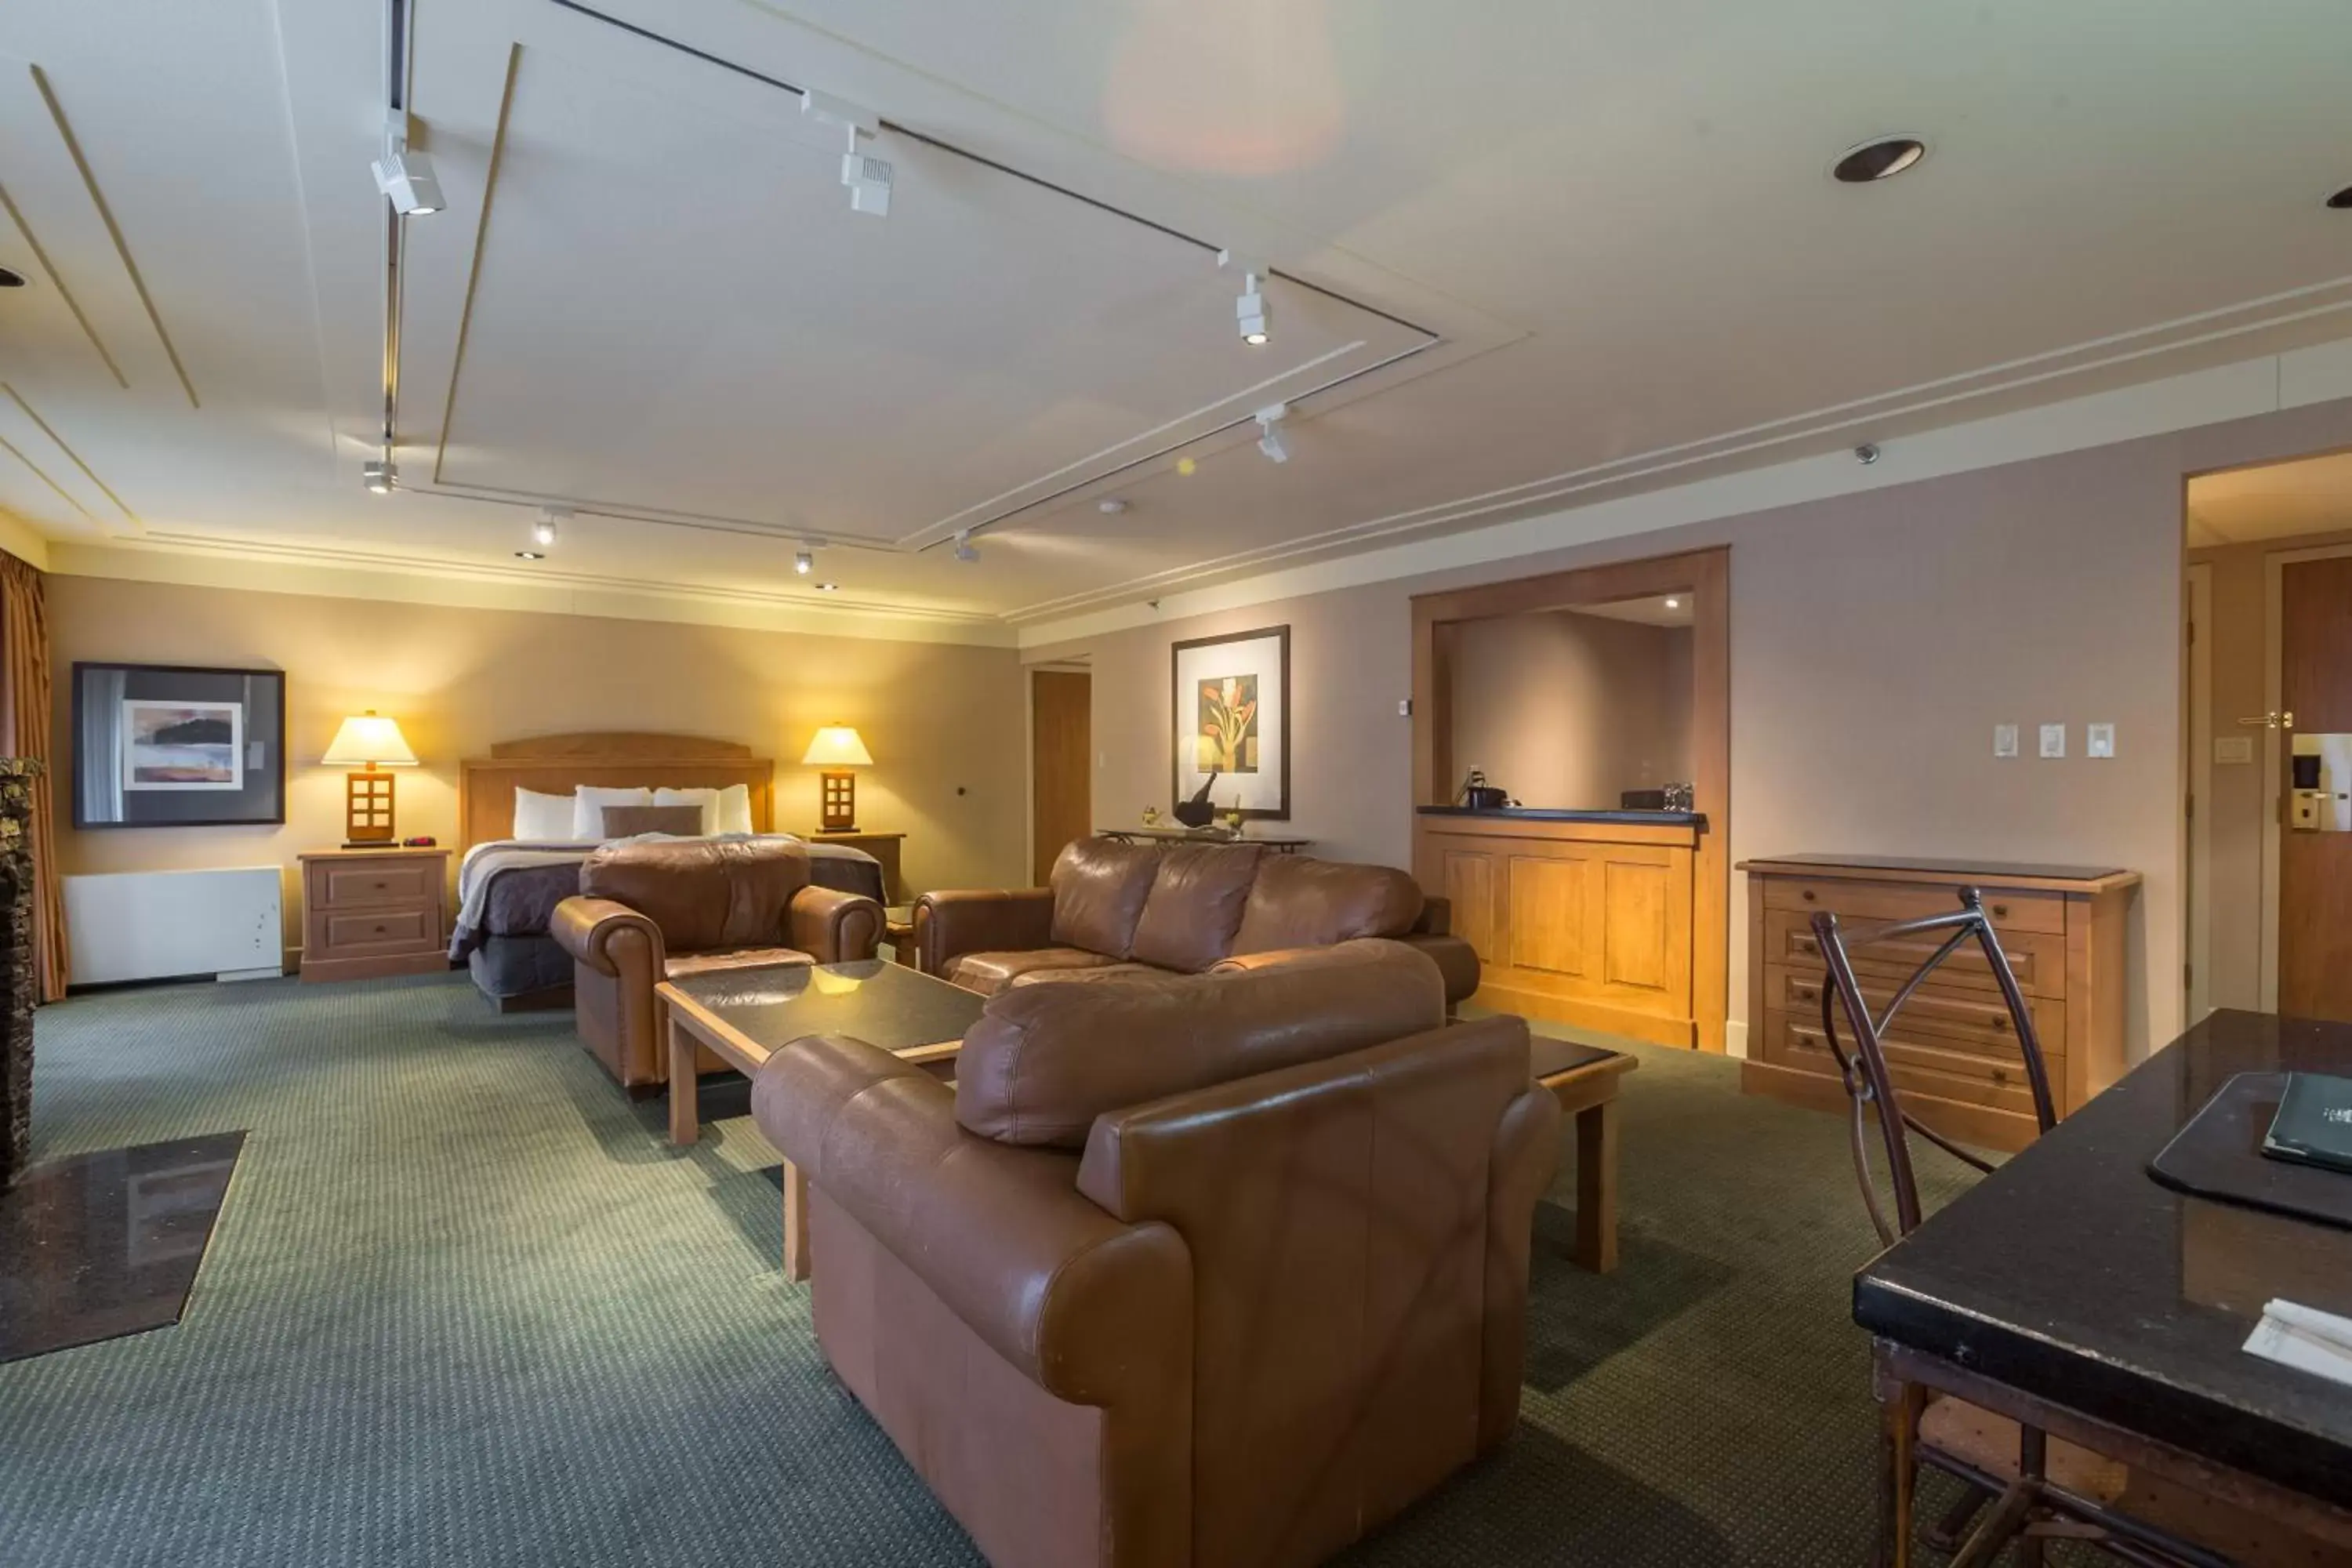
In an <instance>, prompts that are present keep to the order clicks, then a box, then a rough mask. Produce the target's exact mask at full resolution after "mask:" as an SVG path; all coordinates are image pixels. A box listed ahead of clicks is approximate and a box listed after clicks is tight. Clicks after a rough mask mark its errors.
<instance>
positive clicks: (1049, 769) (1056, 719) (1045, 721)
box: [1029, 669, 1094, 888]
mask: <svg viewBox="0 0 2352 1568" xmlns="http://www.w3.org/2000/svg"><path fill="white" fill-rule="evenodd" d="M1093 759H1094V678H1093V677H1092V676H1090V675H1088V674H1087V672H1086V671H1084V670H1066V669H1037V670H1032V671H1030V673H1029V780H1030V793H1031V797H1032V805H1031V808H1030V809H1031V813H1032V816H1031V821H1030V826H1031V829H1032V834H1031V839H1030V842H1031V843H1032V845H1034V864H1033V865H1032V866H1031V867H1030V876H1031V878H1032V879H1033V881H1034V885H1035V886H1037V887H1040V888H1042V887H1044V886H1045V879H1046V876H1047V874H1048V873H1050V872H1051V871H1052V870H1053V868H1054V858H1055V856H1057V855H1059V854H1060V853H1061V852H1062V849H1063V847H1064V846H1066V845H1067V844H1068V843H1069V842H1070V840H1072V839H1074V838H1084V837H1086V836H1087V834H1089V833H1092V832H1093V831H1094V773H1093V769H1092V766H1091V764H1092V762H1093Z"/></svg>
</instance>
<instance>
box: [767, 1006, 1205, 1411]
mask: <svg viewBox="0 0 2352 1568" xmlns="http://www.w3.org/2000/svg"><path fill="white" fill-rule="evenodd" d="M751 1114H752V1116H753V1118H754V1120H756V1121H757V1122H758V1123H759V1127H760V1131H761V1132H763V1133H764V1134H766V1136H767V1138H768V1141H769V1142H772V1143H773V1144H774V1145H775V1146H776V1148H777V1149H778V1150H780V1151H781V1152H782V1153H783V1155H784V1157H785V1158H786V1159H788V1160H790V1161H792V1162H793V1164H795V1165H797V1166H798V1167H800V1170H801V1172H802V1173H803V1175H805V1176H806V1177H807V1178H808V1182H809V1184H810V1185H811V1186H812V1187H814V1188H817V1189H819V1190H822V1191H823V1192H824V1194H825V1196H827V1197H828V1198H830V1199H831V1200H832V1201H833V1202H834V1203H835V1204H836V1205H839V1206H840V1208H841V1209H842V1211H843V1212H844V1213H845V1214H846V1215H848V1216H849V1217H850V1218H851V1219H853V1220H855V1221H856V1222H857V1224H858V1225H860V1226H863V1227H865V1229H866V1232H867V1233H868V1234H870V1235H871V1236H872V1237H874V1238H875V1240H876V1241H877V1242H879V1243H880V1244H881V1245H882V1246H883V1247H887V1249H888V1250H889V1251H890V1253H891V1254H892V1256H894V1257H896V1258H898V1261H899V1262H901V1263H903V1264H904V1265H906V1266H907V1268H908V1269H910V1270H912V1271H913V1272H914V1274H915V1275H916V1276H917V1277H918V1278H919V1279H921V1280H922V1281H923V1283H924V1284H926V1285H927V1286H929V1288H930V1289H931V1290H932V1292H933V1293H934V1294H936V1295H937V1296H938V1297H939V1298H940V1300H941V1301H943V1302H945V1303H946V1304H947V1305H948V1307H949V1308H950V1310H953V1311H954V1312H955V1314H956V1316H957V1317H958V1318H960V1319H961V1320H962V1321H963V1322H964V1323H965V1325H966V1326H967V1327H969V1328H970V1329H971V1331H972V1332H974V1333H976V1334H978V1335H979V1336H980V1337H981V1339H982V1341H983V1342H986V1343H987V1344H988V1345H989V1347H990V1348H991V1349H992V1350H994V1351H995V1352H996V1353H997V1354H999V1355H1001V1356H1003V1358H1004V1359H1005V1360H1006V1361H1007V1362H1008V1363H1011V1364H1012V1365H1013V1366H1015V1367H1017V1368H1019V1369H1020V1370H1021V1372H1023V1373H1024V1374H1026V1375H1027V1376H1028V1377H1029V1378H1031V1379H1032V1380H1033V1381H1034V1382H1035V1383H1036V1384H1038V1385H1039V1386H1040V1387H1041V1388H1043V1389H1045V1392H1046V1393H1048V1394H1052V1395H1054V1396H1055V1398H1057V1399H1062V1400H1066V1401H1069V1402H1070V1403H1072V1404H1077V1405H1114V1404H1120V1403H1125V1402H1127V1401H1129V1400H1131V1399H1138V1398H1146V1397H1163V1396H1165V1395H1166V1394H1168V1393H1169V1392H1170V1391H1171V1382H1172V1383H1173V1384H1174V1385H1175V1386H1178V1387H1189V1386H1190V1383H1189V1379H1190V1377H1191V1369H1192V1258H1191V1254H1190V1253H1189V1252H1188V1251H1187V1250H1186V1248H1185V1246H1184V1243H1183V1241H1182V1240H1181V1238H1180V1237H1178V1236H1177V1235H1176V1233H1175V1231H1174V1230H1172V1229H1171V1228H1170V1227H1169V1226H1164V1225H1156V1224H1145V1225H1123V1224H1121V1223H1120V1222H1118V1220H1115V1219H1113V1218H1112V1217H1111V1216H1110V1215H1107V1214H1105V1213H1104V1212H1103V1211H1102V1210H1101V1209H1100V1208H1097V1206H1096V1205H1093V1204H1091V1203H1089V1202H1087V1199H1086V1198H1085V1197H1083V1196H1081V1195H1080V1194H1078V1192H1077V1191H1076V1189H1075V1188H1074V1187H1073V1186H1072V1185H1071V1178H1070V1173H1071V1162H1070V1159H1069V1157H1068V1156H1067V1155H1064V1154H1057V1153H1051V1152H1039V1151H1036V1150H1031V1149H1015V1148H1011V1147H1008V1146H1006V1145H1004V1144H1001V1143H995V1142H990V1141H989V1140H987V1139H985V1138H981V1137H978V1136H976V1135H974V1134H972V1133H970V1132H967V1131H964V1130H963V1129H962V1128H961V1127H960V1126H958V1125H957V1124H956V1119H955V1094H954V1091H953V1090H951V1089H949V1088H948V1087H947V1086H946V1085H944V1084H942V1083H940V1081H939V1080H938V1079H934V1078H932V1077H931V1076H930V1075H929V1073H926V1072H924V1071H923V1070H922V1069H921V1068H917V1067H914V1066H912V1065H910V1064H908V1063H907V1062H904V1061H901V1060H899V1059H898V1058H897V1057H895V1056H892V1055H891V1054H890V1053H889V1052H887V1051H884V1050H880V1049H877V1047H873V1046H869V1045H867V1044H866V1042H864V1041H863V1040H853V1039H844V1038H839V1037H832V1036H823V1035H818V1036H812V1037H808V1038H806V1039H803V1040H796V1041H794V1042H793V1044H792V1045H790V1046H787V1047H784V1048H783V1049H782V1050H781V1051H779V1052H777V1053H776V1054H775V1055H774V1056H772V1057H771V1058H769V1059H768V1061H767V1063H766V1064H765V1065H764V1066H763V1067H761V1069H760V1074H759V1077H758V1079H756V1080H755V1082H754V1083H753V1085H752V1089H751ZM815 1266H816V1267H818V1268H822V1267H823V1266H824V1260H823V1259H822V1258H819V1259H817V1260H816V1263H815Z"/></svg>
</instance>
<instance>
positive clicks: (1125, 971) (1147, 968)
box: [1013, 963, 1185, 985]
mask: <svg viewBox="0 0 2352 1568" xmlns="http://www.w3.org/2000/svg"><path fill="white" fill-rule="evenodd" d="M1183 978H1185V977H1184V976H1183V975H1181V974H1179V973H1176V972H1175V971H1174V970H1172V969H1160V968H1158V967H1156V966H1155V965H1152V964H1149V963H1106V964H1103V965H1101V966H1100V967H1099V968H1095V969H1033V970H1031V971H1030V972H1029V973H1026V974H1019V975H1015V976H1013V984H1015V985H1079V984H1094V983H1096V982H1097V981H1111V980H1121V981H1126V982H1128V983H1129V984H1133V983H1136V982H1142V983H1143V984H1156V983H1160V982H1166V983H1168V984H1174V983H1175V982H1177V981H1180V980H1182V979H1183Z"/></svg>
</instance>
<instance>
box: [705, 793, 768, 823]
mask: <svg viewBox="0 0 2352 1568" xmlns="http://www.w3.org/2000/svg"><path fill="white" fill-rule="evenodd" d="M718 818H719V820H718V822H717V823H716V824H715V825H714V826H712V827H711V829H710V831H711V832H713V833H744V834H749V833H754V832H757V831H758V829H756V828H754V827H753V826H751V785H750V784H729V785H728V786H727V787H726V788H725V789H722V790H720V791H719V811H718ZM704 820H705V821H709V818H708V817H706V818H705V819H704Z"/></svg>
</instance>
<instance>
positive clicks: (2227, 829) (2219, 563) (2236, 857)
mask: <svg viewBox="0 0 2352 1568" xmlns="http://www.w3.org/2000/svg"><path fill="white" fill-rule="evenodd" d="M2347 544H2352V532H2339V533H2326V534H2313V535H2309V536H2307V537H2301V538H2294V539H2277V540H2268V541H2264V542H2262V543H2258V544H2233V545H2228V546H2224V547H2221V548H2216V549H2208V550H2192V551H2190V552H2189V561H2190V562H2192V563H2205V564H2208V565H2210V566H2211V567H2212V569H2213V606H2212V612H2211V617H2210V620H2209V622H2208V623H2207V625H2206V626H2204V627H2202V628H2200V635H2202V636H2203V637H2206V638H2207V649H2206V651H2207V654H2208V656H2209V657H2210V658H2211V659H2212V661H2213V665H2212V668H2213V736H2214V738H2215V739H2216V740H2222V739H2228V738H2231V737H2240V736H2247V735H2251V736H2252V737H2254V758H2255V760H2254V761H2253V762H2252V763H2219V764H2216V765H2215V766H2214V768H2213V770H2212V782H2211V784H2210V786H2209V787H2208V789H2207V791H2206V798H2205V802H2204V810H2205V812H2206V826H2207V831H2208V832H2209V833H2210V835H2211V840H2210V843H2211V861H2210V873H2209V876H2210V879H2209V881H2208V883H2207V885H2206V890H2205V904H2206V909H2207V911H2208V913H2207V918H2208V919H2209V921H2210V922H2211V924H2210V931H2211V936H2212V955H2211V957H2210V959H2209V960H2208V962H2209V963H2210V965H2211V971H2212V972H2211V974H2210V981H2209V990H2208V992H2207V998H2208V1000H2209V1001H2210V1003H2211V1005H2214V1006H2216V1007H2245V1008H2259V1007H2260V1006H2261V1005H2262V994H2263V992H2262V985H2263V975H2262V956H2263V954H2262V945H2263V944H2262V921H2263V825H2264V824H2265V823H2266V822H2268V821H2269V820H2270V818H2271V816H2272V813H2271V809H2270V803H2269V799H2268V797H2267V796H2266V795H2264V794H2263V768H2262V760H2261V759H2262V752H2263V746H2265V745H2268V744H2274V743H2276V740H2277V737H2276V736H2275V734H2273V732H2271V731H2264V730H2249V729H2246V728H2243V727H2242V726H2241V725H2240V724H2239V723H2238V720H2239V719H2240V718H2242V717H2247V716H2251V715H2253V714H2258V713H2263V712H2267V711H2268V710H2269V707H2270V702H2269V672H2268V670H2267V669H2266V668H2265V666H2266V664H2267V662H2268V658H2269V654H2268V647H2269V633H2268V630H2267V623H2268V620H2269V615H2270V584H2269V580H2268V573H2267V563H2268V562H2269V559H2270V557H2271V556H2272V555H2273V554H2274V553H2277V552H2284V551H2292V550H2313V549H2318V548H2320V547H2322V546H2327V545H2347Z"/></svg>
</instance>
